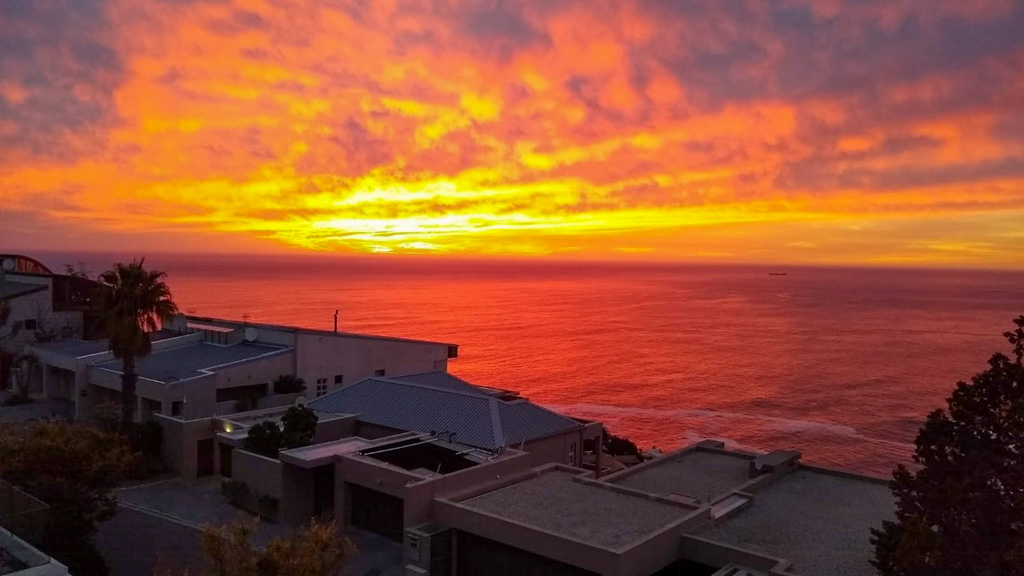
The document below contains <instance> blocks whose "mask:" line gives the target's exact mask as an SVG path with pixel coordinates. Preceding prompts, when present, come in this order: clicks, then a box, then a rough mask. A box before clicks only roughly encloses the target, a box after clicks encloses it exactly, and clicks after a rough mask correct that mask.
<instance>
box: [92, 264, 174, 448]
mask: <svg viewBox="0 0 1024 576" xmlns="http://www.w3.org/2000/svg"><path fill="white" fill-rule="evenodd" d="M145 261H146V259H145V258H143V259H141V260H133V261H132V263H131V264H121V263H117V264H114V268H113V269H111V270H107V271H106V272H104V273H103V274H101V275H100V282H102V283H103V284H104V289H103V291H102V305H103V308H102V309H103V318H104V320H105V322H106V328H107V335H108V336H109V337H110V351H111V352H113V353H114V357H116V358H119V359H120V360H121V362H122V364H123V370H122V375H121V427H122V430H125V431H127V430H128V429H129V427H130V426H131V423H132V415H133V414H134V412H135V389H136V385H137V384H138V380H139V377H138V375H137V374H136V373H135V362H136V360H137V359H138V358H141V357H143V356H147V355H148V354H149V352H150V350H151V349H152V345H151V343H150V341H149V333H150V332H153V331H155V330H157V329H159V328H160V320H161V319H164V318H170V317H171V316H173V315H175V314H177V313H178V307H177V305H175V303H174V300H173V299H172V298H171V290H170V288H168V287H167V283H166V282H165V278H166V274H165V273H163V272H158V271H156V270H146V269H145V268H144V267H143V265H144V264H145Z"/></svg>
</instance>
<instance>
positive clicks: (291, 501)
mask: <svg viewBox="0 0 1024 576" xmlns="http://www.w3.org/2000/svg"><path fill="white" fill-rule="evenodd" d="M335 480H336V482H337V479H335ZM343 493H344V486H343V484H341V483H336V485H335V488H334V501H335V514H336V515H337V514H338V513H339V512H338V511H343V510H344V498H343ZM280 513H281V518H282V519H283V520H285V521H286V522H289V523H291V524H299V525H302V524H309V519H310V518H312V517H313V470H306V469H304V468H299V467H298V466H288V465H286V466H284V467H283V469H282V471H281V502H280ZM338 518H343V517H342V516H338ZM338 524H339V525H344V521H343V520H339V521H338Z"/></svg>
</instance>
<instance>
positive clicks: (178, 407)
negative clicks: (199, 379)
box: [171, 401, 181, 416]
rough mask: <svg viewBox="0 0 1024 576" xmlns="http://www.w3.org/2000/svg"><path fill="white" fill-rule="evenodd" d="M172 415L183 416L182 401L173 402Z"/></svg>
mask: <svg viewBox="0 0 1024 576" xmlns="http://www.w3.org/2000/svg"><path fill="white" fill-rule="evenodd" d="M171 416H181V401H178V402H171Z"/></svg>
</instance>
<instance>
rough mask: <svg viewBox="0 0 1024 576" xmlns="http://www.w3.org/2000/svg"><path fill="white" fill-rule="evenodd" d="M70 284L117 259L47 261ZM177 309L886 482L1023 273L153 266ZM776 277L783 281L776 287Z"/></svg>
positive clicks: (402, 261)
mask: <svg viewBox="0 0 1024 576" xmlns="http://www.w3.org/2000/svg"><path fill="white" fill-rule="evenodd" d="M41 259H42V260H43V261H44V262H45V263H46V264H48V265H50V266H51V267H53V268H54V269H58V268H63V264H65V263H68V262H75V261H78V260H82V261H84V262H85V264H86V267H87V269H89V270H91V271H92V272H94V273H95V272H99V271H102V270H103V269H105V268H107V267H109V265H110V263H111V262H112V261H113V257H112V256H106V255H96V254H85V255H75V254H44V255H42V258H41ZM147 264H149V265H150V266H151V267H153V268H157V269H160V270H165V271H167V272H168V275H169V284H170V286H171V289H172V291H173V294H174V296H175V298H176V300H177V301H178V303H179V306H180V308H181V309H182V310H183V311H187V312H189V313H194V314H200V315H205V316H219V317H226V318H236V319H241V318H248V319H249V320H250V321H252V322H267V323H281V324H290V325H298V326H305V327H310V328H319V329H330V328H331V327H332V324H333V314H334V311H335V310H336V309H337V310H339V327H340V329H341V330H345V331H351V332H365V333H377V334H385V335H393V336H403V337H410V338H426V339H433V340H441V341H448V342H455V343H458V344H460V349H459V358H458V359H456V360H454V361H452V362H451V363H450V364H449V369H450V371H451V372H452V373H454V374H456V375H458V376H460V377H462V378H465V379H467V380H469V381H471V382H475V383H478V384H483V385H488V386H497V387H501V388H509V389H514V390H518V391H519V392H521V393H522V394H523V395H524V396H526V397H528V398H530V399H531V400H533V401H535V402H538V403H540V404H543V405H545V406H548V407H550V408H553V409H555V410H559V411H561V412H565V413H567V414H570V415H574V416H579V417H583V418H594V419H600V420H602V421H604V422H605V424H606V426H607V427H608V428H609V429H610V430H611V431H612V432H614V433H615V434H618V435H624V436H627V437H629V438H630V439H632V440H634V441H635V442H637V443H638V444H639V445H640V446H642V447H644V448H649V447H657V448H659V449H661V450H667V449H671V448H677V447H679V446H682V445H684V444H687V443H690V442H692V441H695V440H698V439H703V438H715V439H720V440H724V441H725V442H726V443H727V445H729V446H731V447H738V448H743V449H751V450H770V449H775V448H792V449H797V450H800V451H802V452H803V454H804V459H805V460H806V461H809V462H813V463H816V464H821V465H826V466H833V467H837V468H843V469H848V470H854V471H858V472H863V473H867V474H873V475H879V476H887V475H888V474H889V473H890V471H891V469H892V467H893V466H894V465H895V464H896V463H898V462H907V461H909V459H910V456H911V454H912V452H913V440H914V436H915V434H916V432H917V429H918V428H919V426H920V424H921V422H922V420H923V418H924V417H925V416H926V415H927V414H928V412H930V411H931V410H934V409H936V408H939V407H942V406H944V404H945V398H946V397H947V396H948V395H949V393H950V392H951V391H952V390H953V388H954V386H955V384H956V382H957V381H958V380H964V379H969V378H970V377H971V375H973V374H974V373H976V372H979V371H980V370H982V369H984V368H985V366H986V361H987V360H988V358H989V356H990V355H991V354H992V353H993V352H995V351H1006V350H1007V346H1006V343H1005V341H1004V340H1003V338H1002V336H1001V333H1002V332H1004V331H1005V330H1007V329H1009V328H1010V326H1011V322H1010V321H1011V319H1012V318H1013V317H1015V316H1017V315H1019V314H1022V313H1024V273H1015V272H989V271H944V270H907V269H904V270H897V269H865V268H811V267H792V266H787V267H782V268H780V267H773V268H767V267H758V266H726V265H721V266H714V265H668V264H611V263H585V262H584V263H554V262H546V261H545V262H523V261H491V262H483V261H460V260H442V259H438V258H433V257H431V258H412V257H392V256H387V257H376V258H371V257H326V256H305V255H298V256H287V257H285V256H273V257H257V256H237V257H225V256H191V255H189V256H184V255H153V256H150V257H149V258H147ZM769 272H785V275H770V274H769Z"/></svg>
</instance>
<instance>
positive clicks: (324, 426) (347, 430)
mask: <svg viewBox="0 0 1024 576" xmlns="http://www.w3.org/2000/svg"><path fill="white" fill-rule="evenodd" d="M358 418H359V417H358V416H356V415H352V416H346V417H342V418H338V417H333V418H332V419H331V420H323V419H321V420H320V421H318V422H317V423H316V433H315V434H314V435H313V444H323V443H324V442H332V441H334V440H340V439H342V438H348V437H349V436H352V435H354V434H355V430H356V423H357V422H358Z"/></svg>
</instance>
